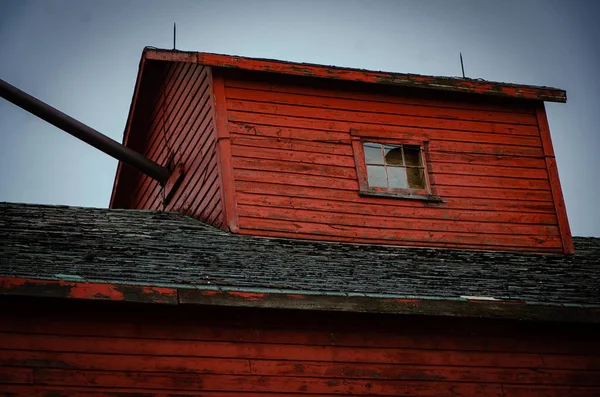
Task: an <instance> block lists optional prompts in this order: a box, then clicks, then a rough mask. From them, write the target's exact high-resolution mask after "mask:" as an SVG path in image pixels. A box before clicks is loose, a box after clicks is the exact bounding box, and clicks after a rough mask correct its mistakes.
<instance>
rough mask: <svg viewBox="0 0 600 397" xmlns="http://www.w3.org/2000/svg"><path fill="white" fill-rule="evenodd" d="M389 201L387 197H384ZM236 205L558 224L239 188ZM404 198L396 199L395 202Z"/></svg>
mask: <svg viewBox="0 0 600 397" xmlns="http://www.w3.org/2000/svg"><path fill="white" fill-rule="evenodd" d="M387 201H388V202H389V200H387ZM237 202H238V205H240V206H242V205H251V206H263V207H278V208H289V209H302V210H314V211H325V212H338V213H344V214H357V215H365V216H369V215H371V216H376V217H378V218H379V219H381V218H383V217H385V218H395V217H396V218H400V219H404V220H405V219H406V218H409V219H412V218H415V219H432V220H435V219H439V220H449V219H451V220H454V221H459V222H463V221H466V222H496V223H505V224H508V223H510V224H532V225H552V226H556V225H557V220H556V216H555V215H553V214H539V213H533V214H531V213H521V212H503V211H474V210H457V209H448V208H444V207H429V208H427V207H423V206H422V205H421V206H418V207H417V206H413V207H409V206H406V207H404V206H400V205H382V204H379V203H377V204H374V203H372V202H365V203H361V202H358V201H355V202H352V201H351V202H339V201H334V200H329V199H327V198H321V197H320V198H305V197H294V196H276V195H273V194H270V193H269V192H264V193H262V194H254V193H246V192H245V189H244V188H243V187H242V188H241V189H239V191H238V194H237ZM404 202H406V201H402V200H398V204H403V203H404Z"/></svg>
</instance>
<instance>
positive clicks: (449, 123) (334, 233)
mask: <svg viewBox="0 0 600 397" xmlns="http://www.w3.org/2000/svg"><path fill="white" fill-rule="evenodd" d="M544 101H554V102H565V101H566V93H565V92H564V91H562V90H558V89H554V88H547V87H533V86H523V85H514V84H505V83H494V82H486V81H481V80H471V79H460V78H444V77H431V76H419V75H408V74H396V73H383V72H370V71H364V70H355V69H344V68H337V67H329V66H319V65H309V64H295V63H288V62H281V61H272V60H263V59H250V58H243V57H233V56H227V55H216V54H207V53H196V52H179V51H164V50H154V49H146V50H145V51H144V53H143V55H142V59H141V62H140V70H139V74H138V79H137V84H136V88H135V93H134V96H133V101H132V105H131V109H130V113H129V118H128V121H127V126H126V130H125V136H124V144H125V145H126V146H128V147H130V148H131V149H134V150H135V151H138V152H140V153H141V154H143V155H144V156H146V157H148V158H149V159H150V160H152V161H155V162H157V163H158V164H161V165H163V166H166V167H168V168H170V169H171V170H172V171H173V174H172V176H171V179H170V180H169V182H167V183H166V184H164V185H161V184H159V183H158V182H157V181H155V180H153V179H151V178H150V177H148V176H146V175H144V174H141V173H140V172H138V171H136V170H134V169H132V168H130V167H128V166H126V165H122V164H121V163H120V164H119V168H118V170H117V175H116V178H115V184H114V188H113V194H112V198H111V204H110V205H111V208H130V209H160V210H168V211H178V212H181V213H184V214H188V215H191V216H193V217H195V218H197V219H200V220H201V221H203V222H205V223H208V224H210V225H213V226H215V227H218V228H221V229H223V230H227V231H229V232H231V233H239V234H246V235H254V236H263V237H281V238H297V239H307V240H320V241H332V242H350V243H358V244H374V245H398V246H417V247H433V248H450V249H474V250H487V251H531V252H537V253H565V254H571V253H573V243H572V239H571V233H570V230H569V225H568V220H567V216H566V211H565V206H564V201H563V196H562V192H561V188H560V182H559V179H558V172H557V168H556V161H555V158H554V152H553V149H552V143H551V140H550V132H549V128H548V121H547V118H546V113H545V110H544Z"/></svg>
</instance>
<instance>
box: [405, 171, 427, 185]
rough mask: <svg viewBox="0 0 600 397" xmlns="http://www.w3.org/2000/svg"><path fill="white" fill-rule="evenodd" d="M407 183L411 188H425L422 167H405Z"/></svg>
mask: <svg viewBox="0 0 600 397" xmlns="http://www.w3.org/2000/svg"><path fill="white" fill-rule="evenodd" d="M406 174H407V176H408V185H409V186H410V187H411V188H412V189H425V174H424V170H423V168H407V169H406Z"/></svg>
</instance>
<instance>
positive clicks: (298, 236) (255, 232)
mask: <svg viewBox="0 0 600 397" xmlns="http://www.w3.org/2000/svg"><path fill="white" fill-rule="evenodd" d="M240 234H244V235H249V236H255V237H265V238H285V239H295V240H307V241H327V242H340V243H350V244H369V245H370V244H378V245H397V246H401V247H416V248H443V249H461V250H464V249H469V250H473V251H489V250H490V248H493V250H494V251H505V252H531V253H537V254H539V253H540V251H541V249H540V247H525V246H508V245H507V246H501V247H500V246H494V247H490V246H488V245H484V244H460V246H459V247H458V246H457V245H456V244H455V243H445V242H435V241H427V242H426V243H425V242H423V241H414V242H412V241H403V242H402V243H401V244H397V243H394V244H392V243H390V241H389V240H385V239H376V238H375V239H361V240H360V241H357V240H356V239H353V238H349V237H340V236H335V235H331V236H327V238H326V239H324V238H323V236H321V235H317V234H304V233H299V232H285V231H279V230H267V229H248V230H247V229H240ZM543 251H544V253H554V254H562V253H563V251H562V247H554V248H545V249H543Z"/></svg>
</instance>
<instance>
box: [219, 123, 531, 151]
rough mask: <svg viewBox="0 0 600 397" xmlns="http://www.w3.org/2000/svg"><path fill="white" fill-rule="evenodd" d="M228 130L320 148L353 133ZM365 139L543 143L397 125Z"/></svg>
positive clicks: (236, 126)
mask: <svg viewBox="0 0 600 397" xmlns="http://www.w3.org/2000/svg"><path fill="white" fill-rule="evenodd" d="M229 131H230V132H232V133H237V134H241V135H252V136H264V137H274V138H278V139H285V138H287V139H297V140H306V141H317V142H320V143H321V146H320V147H321V148H324V147H326V146H327V143H328V142H339V143H350V139H351V134H350V133H343V132H332V131H323V130H314V129H307V128H294V127H279V126H270V125H260V124H247V123H239V122H231V123H230V126H229ZM360 133H361V136H363V137H364V138H363V139H369V137H375V138H381V139H411V138H412V137H413V136H414V139H415V140H420V139H422V138H423V136H425V137H427V140H439V141H453V142H470V143H494V144H499V145H509V146H530V147H536V148H539V147H541V145H542V143H541V140H540V138H539V137H531V136H517V135H506V134H497V133H484V132H478V133H471V132H465V131H448V130H437V129H423V128H415V127H411V128H399V127H398V128H396V127H391V128H389V127H387V126H384V127H377V128H369V129H367V130H360Z"/></svg>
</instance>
